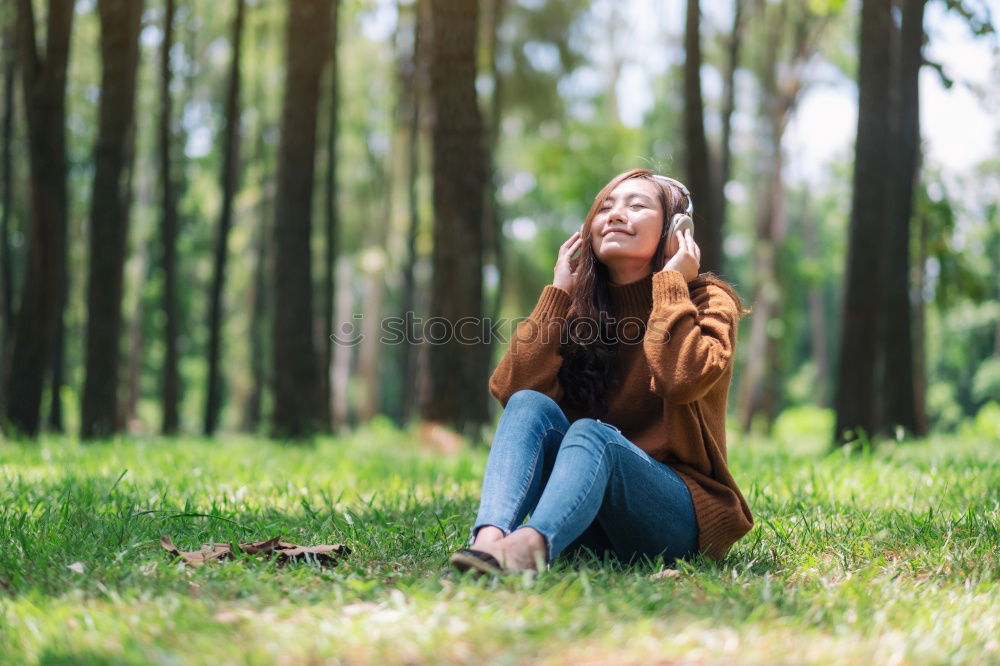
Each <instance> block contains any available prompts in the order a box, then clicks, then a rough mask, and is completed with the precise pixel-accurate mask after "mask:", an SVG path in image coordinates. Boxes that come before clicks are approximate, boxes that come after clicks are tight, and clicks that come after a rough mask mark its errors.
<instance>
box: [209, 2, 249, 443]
mask: <svg viewBox="0 0 1000 666" xmlns="http://www.w3.org/2000/svg"><path fill="white" fill-rule="evenodd" d="M245 13H246V2H245V0H236V16H235V18H234V19H233V33H232V39H231V42H230V43H231V44H232V49H233V52H232V61H231V62H230V66H229V85H228V88H227V91H226V127H225V131H224V132H223V136H222V178H221V181H222V210H221V212H220V215H219V227H218V229H217V231H216V236H215V255H214V261H213V274H212V291H211V293H210V294H209V315H208V336H209V337H208V387H207V389H206V391H205V421H204V428H203V432H204V434H205V435H206V436H209V437H211V436H212V435H213V434H215V430H216V428H218V426H219V412H220V411H221V409H222V375H221V372H220V370H219V355H220V353H219V352H220V345H221V343H222V301H223V299H222V291H223V288H224V286H225V283H226V260H227V258H228V256H229V251H228V250H229V230H230V229H231V228H232V226H233V199H234V198H235V197H236V191H237V188H238V187H239V174H240V155H239V149H240V71H241V70H240V57H241V54H242V51H243V22H244V15H245Z"/></svg>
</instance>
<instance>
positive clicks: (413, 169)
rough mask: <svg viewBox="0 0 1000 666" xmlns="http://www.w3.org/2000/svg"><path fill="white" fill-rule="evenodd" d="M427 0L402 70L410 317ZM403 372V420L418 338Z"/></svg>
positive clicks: (406, 349) (416, 15) (409, 408)
mask: <svg viewBox="0 0 1000 666" xmlns="http://www.w3.org/2000/svg"><path fill="white" fill-rule="evenodd" d="M425 2H426V0H418V2H417V3H416V5H415V6H414V8H413V18H412V22H413V52H412V54H411V56H410V60H409V63H408V64H409V68H408V69H405V70H404V71H403V76H402V81H401V86H400V88H401V94H400V97H401V100H402V101H401V104H402V106H403V107H404V112H403V115H405V116H406V119H407V133H406V160H407V168H406V209H407V222H406V263H405V264H404V267H403V299H402V300H403V302H402V317H403V321H404V322H408V321H410V317H412V316H414V315H415V312H414V310H415V308H416V288H417V287H416V267H417V233H418V232H419V230H420V200H419V198H418V195H417V177H418V176H419V169H420V95H421V88H420V81H422V80H424V78H425V77H424V76H423V75H424V74H425V68H424V66H423V54H424V44H423V42H424V29H423V24H424V21H425V11H426V4H425ZM401 348H402V353H401V354H400V376H401V377H403V400H402V402H403V404H402V408H401V412H402V414H401V420H402V421H403V422H404V423H405V422H406V421H408V420H409V419H410V418H411V417H412V416H413V411H414V408H415V407H416V406H417V404H418V401H417V400H416V393H415V391H416V388H415V384H416V360H417V346H416V342H415V341H414V340H413V339H412V338H411V336H409V335H407V336H406V338H405V339H404V340H403V343H402V345H401Z"/></svg>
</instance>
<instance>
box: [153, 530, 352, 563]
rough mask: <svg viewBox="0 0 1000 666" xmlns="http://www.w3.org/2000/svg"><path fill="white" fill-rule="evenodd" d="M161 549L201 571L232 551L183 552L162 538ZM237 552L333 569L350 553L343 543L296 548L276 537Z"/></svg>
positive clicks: (223, 547) (222, 546) (220, 545)
mask: <svg viewBox="0 0 1000 666" xmlns="http://www.w3.org/2000/svg"><path fill="white" fill-rule="evenodd" d="M160 545H161V546H163V549H164V550H166V551H167V552H168V553H170V554H171V555H174V556H175V557H180V558H181V559H182V560H183V561H184V563H185V564H187V565H188V566H191V567H200V566H201V565H202V564H204V563H205V562H208V561H210V560H218V559H223V558H228V557H230V556H231V555H232V554H233V553H232V547H231V546H230V545H229V544H228V543H217V544H213V545H211V546H209V545H205V546H203V547H202V548H201V550H195V551H182V550H179V549H178V548H177V546H175V545H174V542H173V541H172V540H171V539H170V537H169V536H164V537H163V538H161V539H160ZM237 548H238V549H239V551H240V552H241V553H246V554H247V555H277V556H278V563H279V564H284V563H285V562H288V561H289V560H301V559H304V560H315V561H316V562H319V563H321V564H329V565H336V564H337V558H338V557H343V556H344V555H349V554H350V553H351V549H350V548H348V547H347V546H345V545H344V544H342V543H338V544H336V545H332V546H331V545H321V546H297V545H295V544H294V543H288V542H287V541H281V540H280V537H277V536H276V537H274V538H272V539H268V540H267V541H256V542H254V543H241V544H239V545H238V546H237Z"/></svg>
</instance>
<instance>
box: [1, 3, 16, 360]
mask: <svg viewBox="0 0 1000 666" xmlns="http://www.w3.org/2000/svg"><path fill="white" fill-rule="evenodd" d="M8 13H9V14H10V16H9V17H8V18H9V20H10V21H11V24H10V25H5V26H4V28H3V29H4V40H3V44H4V59H3V63H2V64H3V118H2V120H0V136H2V138H0V141H3V149H2V153H0V209H2V217H0V280H2V281H3V284H2V285H0V301H2V302H0V317H2V318H3V321H2V322H0V349H3V348H4V346H6V343H7V340H8V338H9V337H10V332H11V328H12V327H13V325H14V270H13V268H12V267H11V252H10V234H11V229H10V220H11V208H12V207H13V205H14V190H13V187H12V183H13V179H14V178H13V172H14V170H13V163H12V161H11V155H12V152H13V151H12V149H11V148H12V146H11V144H12V142H13V140H14V78H15V74H16V72H17V67H16V63H17V57H16V53H17V44H16V41H17V30H16V27H17V26H16V23H17V21H16V19H17V10H16V8H15V9H14V11H9V10H8Z"/></svg>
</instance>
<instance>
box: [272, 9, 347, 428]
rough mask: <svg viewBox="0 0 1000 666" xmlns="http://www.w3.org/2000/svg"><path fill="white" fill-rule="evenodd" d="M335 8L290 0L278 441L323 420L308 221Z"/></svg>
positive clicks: (277, 235)
mask: <svg viewBox="0 0 1000 666" xmlns="http://www.w3.org/2000/svg"><path fill="white" fill-rule="evenodd" d="M332 6H333V2H332V0H290V1H289V2H288V27H287V32H286V44H287V47H286V48H287V62H286V67H287V69H286V72H287V73H286V77H285V81H286V89H285V95H284V102H283V107H282V119H281V147H280V156H279V161H278V193H277V202H276V203H277V211H276V215H275V227H274V247H275V266H274V317H273V322H272V326H273V339H272V341H271V344H272V358H273V360H274V362H273V364H272V367H273V381H274V414H273V419H272V431H273V434H274V435H275V436H279V437H291V438H298V437H303V436H308V435H310V434H312V433H313V432H314V431H315V429H316V426H317V421H318V420H319V419H320V414H321V406H320V404H319V403H320V402H321V401H320V399H319V392H320V383H319V371H318V363H317V360H318V359H317V358H316V348H315V345H314V341H313V332H312V325H313V306H312V251H311V249H310V237H311V230H310V228H311V221H312V192H313V174H314V169H315V160H314V157H315V150H316V119H317V114H318V106H319V88H320V86H319V79H320V75H321V73H322V72H323V68H324V66H325V64H326V61H327V58H328V56H329V47H330V27H331V26H330V11H331V8H332Z"/></svg>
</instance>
